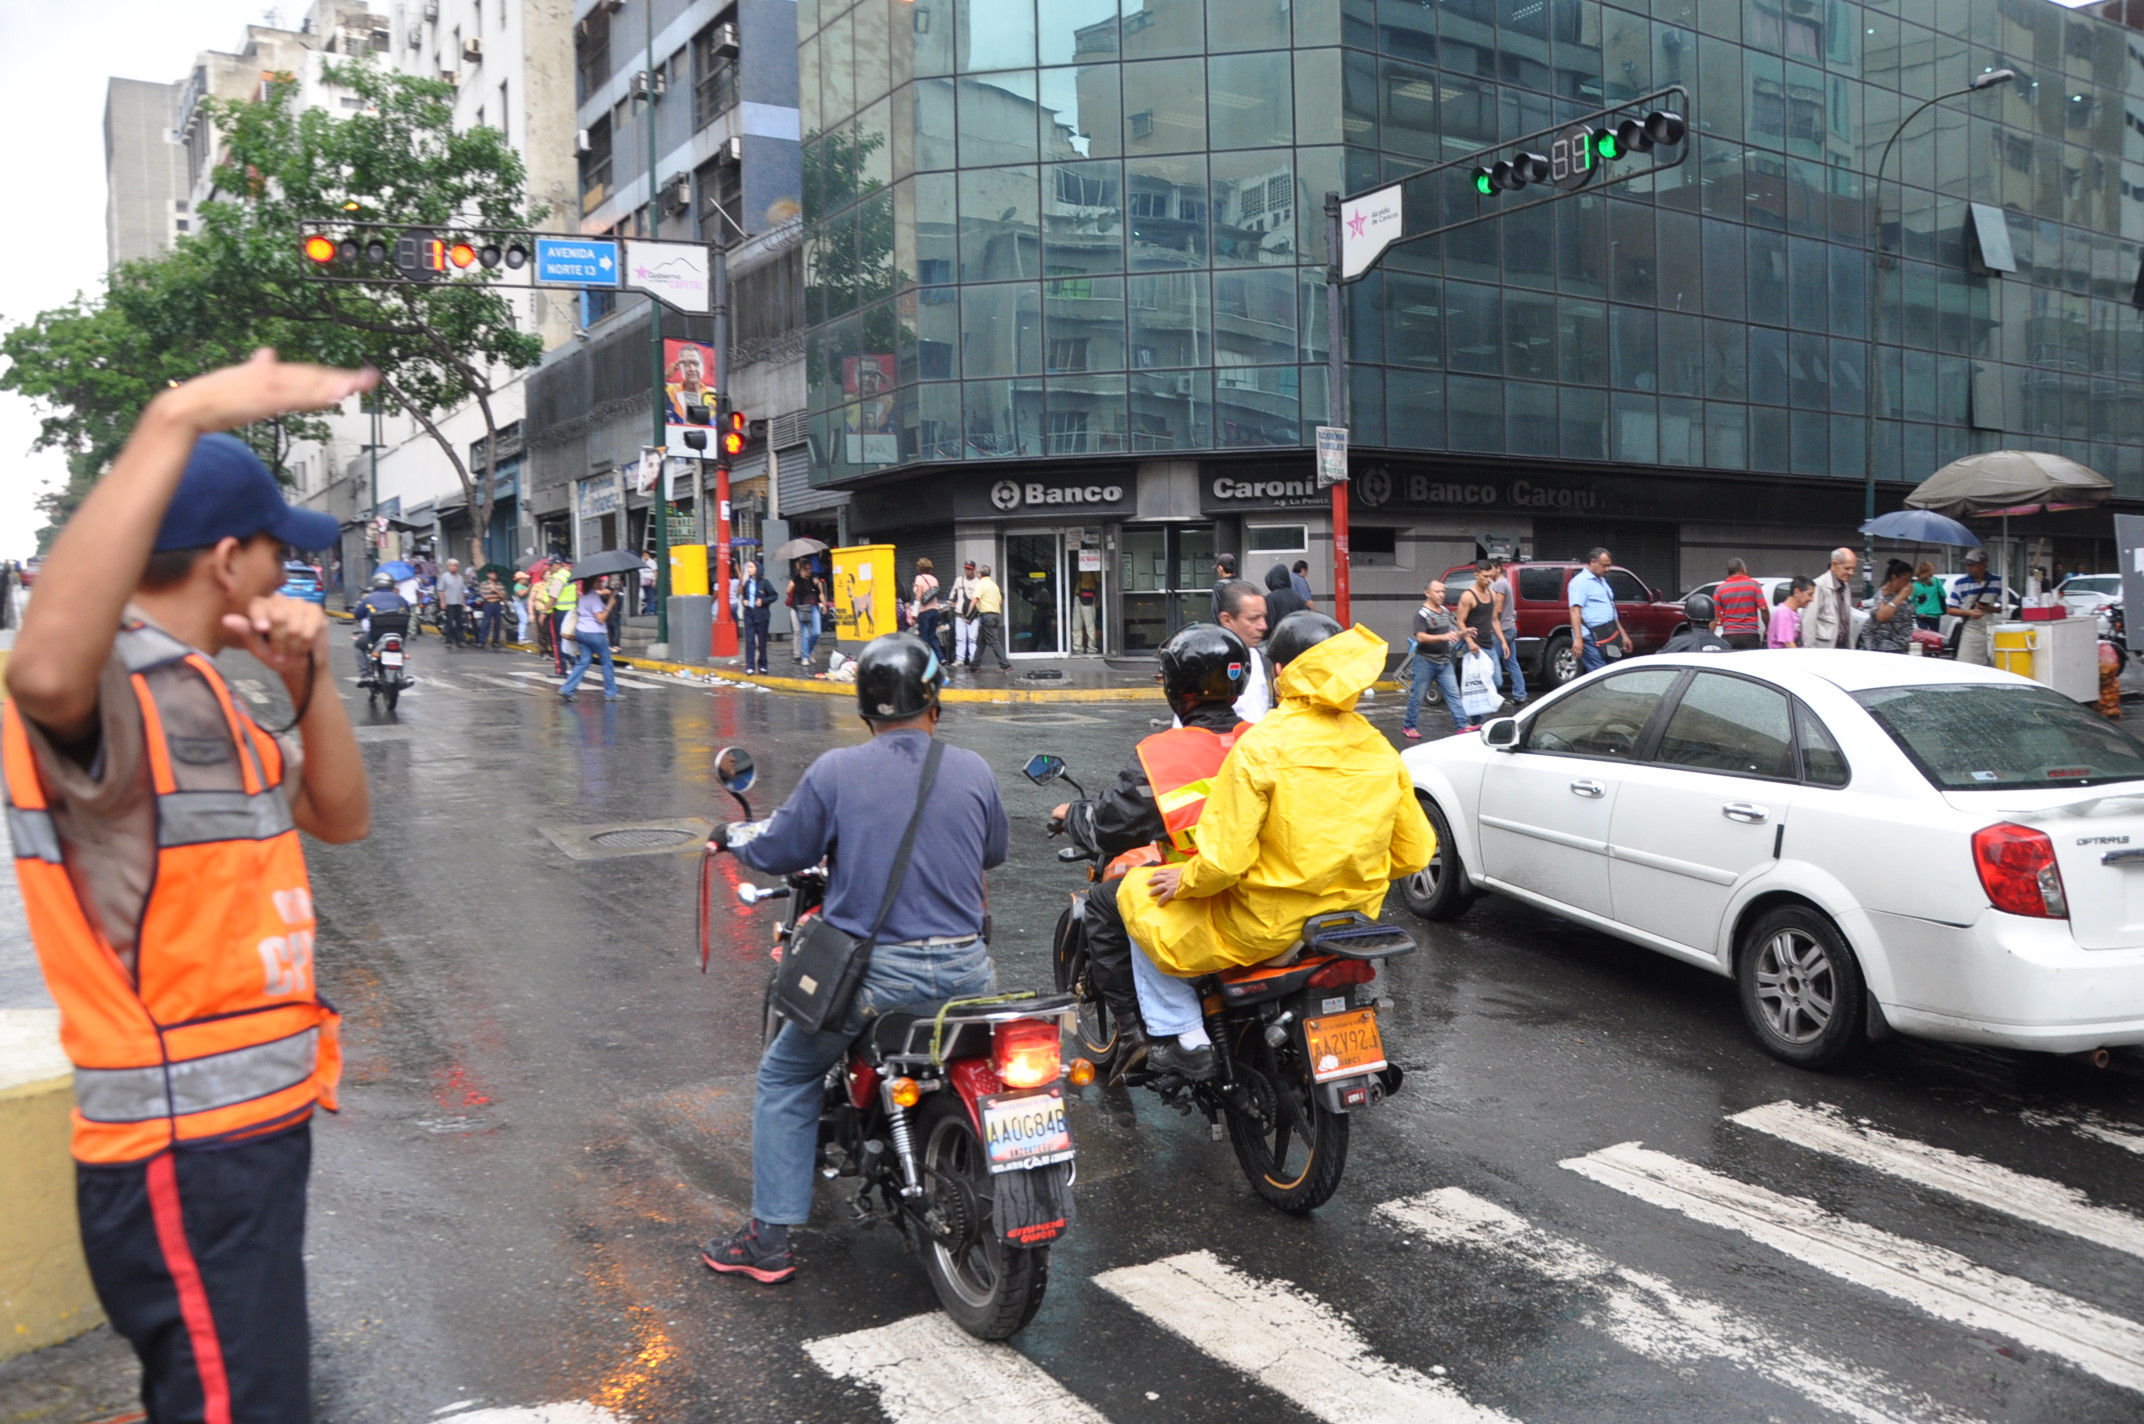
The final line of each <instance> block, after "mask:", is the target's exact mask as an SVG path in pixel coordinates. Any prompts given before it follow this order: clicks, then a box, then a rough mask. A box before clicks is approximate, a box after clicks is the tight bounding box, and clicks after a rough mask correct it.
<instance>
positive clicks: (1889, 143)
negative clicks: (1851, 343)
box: [1861, 69, 2017, 591]
mask: <svg viewBox="0 0 2144 1424" xmlns="http://www.w3.org/2000/svg"><path fill="white" fill-rule="evenodd" d="M2015 78H2017V71H2016V70H2014V69H1991V70H1989V71H1988V72H1987V73H1985V74H1983V75H1980V76H1979V77H1978V78H1976V79H1975V80H1973V82H1972V83H1970V84H1968V85H1966V86H1965V87H1964V88H1963V89H1953V90H1951V91H1950V92H1949V93H1948V94H1938V95H1936V96H1935V98H1933V99H1925V100H1923V101H1922V102H1921V103H1920V104H1919V105H1918V106H1917V107H1916V108H1915V109H1914V110H1913V112H1912V113H1910V114H1907V115H1906V116H1905V117H1904V118H1902V119H1900V120H1899V121H1898V127H1897V128H1895V129H1893V130H1891V137H1890V138H1888V139H1886V140H1885V141H1884V146H1883V156H1882V157H1881V158H1879V159H1877V160H1876V180H1875V181H1876V186H1875V190H1874V192H1873V193H1872V194H1871V202H1870V211H1871V217H1870V222H1871V224H1872V226H1871V230H1870V232H1869V262H1870V264H1871V265H1872V266H1873V267H1874V268H1875V273H1874V276H1873V278H1872V280H1871V282H1870V284H1869V339H1868V348H1869V356H1868V391H1869V399H1868V414H1867V417H1866V418H1865V419H1864V420H1863V422H1862V428H1863V430H1864V431H1865V433H1866V438H1865V440H1864V444H1863V450H1862V465H1861V476H1862V495H1861V519H1862V522H1863V523H1867V522H1868V521H1869V520H1871V519H1874V518H1875V517H1876V421H1877V417H1878V415H1879V413H1880V412H1881V411H1882V409H1883V366H1882V363H1881V362H1880V360H1879V359H1878V357H1877V353H1876V325H1877V314H1878V313H1879V312H1881V311H1882V310H1883V273H1884V265H1883V174H1884V169H1885V168H1886V167H1888V166H1889V165H1890V162H1891V149H1892V148H1893V147H1894V146H1895V145H1896V144H1897V143H1898V137H1899V135H1900V134H1902V133H1904V132H1905V131H1906V125H1908V124H1910V123H1912V122H1913V121H1914V120H1915V119H1917V118H1919V117H1920V116H1921V114H1922V113H1923V112H1924V111H1926V110H1928V109H1931V108H1934V107H1935V106H1936V105H1937V104H1940V103H1942V102H1943V101H1944V100H1946V99H1956V98H1960V97H1962V96H1963V95H1966V94H1977V93H1979V92H1980V91H1981V90H1983V89H1992V88H1993V87H1994V86H1996V85H1998V84H2007V83H2009V82H2010V81H2011V80H2013V79H2015ZM1899 342H1900V346H1899V349H1900V350H1901V351H1903V350H1904V349H1905V345H1904V343H1905V331H1904V327H1903V322H1902V323H1901V328H1900V331H1899ZM1899 449H1900V452H1901V456H1903V452H1904V449H1905V434H1904V429H1903V427H1901V429H1900V434H1899ZM1900 463H1901V464H1903V463H1904V461H1903V458H1902V459H1901V461H1900ZM1862 541H1863V542H1862V553H1861V574H1862V577H1863V578H1864V579H1865V580H1867V586H1868V588H1869V589H1870V590H1871V591H1873V590H1874V587H1875V580H1876V536H1875V535H1874V534H1864V535H1863V536H1862Z"/></svg>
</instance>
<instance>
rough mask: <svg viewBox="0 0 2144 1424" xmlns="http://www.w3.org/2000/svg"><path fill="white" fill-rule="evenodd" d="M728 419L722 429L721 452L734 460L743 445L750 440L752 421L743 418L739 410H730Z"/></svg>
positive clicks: (742, 451) (741, 452)
mask: <svg viewBox="0 0 2144 1424" xmlns="http://www.w3.org/2000/svg"><path fill="white" fill-rule="evenodd" d="M728 420H729V423H728V424H727V425H726V426H725V427H724V429H723V431H722V453H723V454H724V455H726V456H728V457H729V458H730V459H732V460H734V459H736V458H737V457H738V456H739V455H742V454H743V453H744V447H745V446H746V445H747V444H749V443H750V442H751V434H750V431H751V424H752V422H751V421H750V420H748V419H746V418H745V413H744V412H743V411H741V410H733V411H731V412H730V413H729V417H728Z"/></svg>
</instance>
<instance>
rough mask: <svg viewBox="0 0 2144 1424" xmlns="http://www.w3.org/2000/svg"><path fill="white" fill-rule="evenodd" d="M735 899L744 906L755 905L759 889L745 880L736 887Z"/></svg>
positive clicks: (757, 901)
mask: <svg viewBox="0 0 2144 1424" xmlns="http://www.w3.org/2000/svg"><path fill="white" fill-rule="evenodd" d="M737 898H738V900H739V901H741V902H742V903H744V904H747V905H756V904H758V903H759V887H758V886H757V885H754V884H753V883H752V882H751V881H749V880H747V881H745V882H744V883H743V884H741V885H739V886H738V887H737Z"/></svg>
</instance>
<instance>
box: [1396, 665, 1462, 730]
mask: <svg viewBox="0 0 2144 1424" xmlns="http://www.w3.org/2000/svg"><path fill="white" fill-rule="evenodd" d="M1431 679H1435V681H1436V684H1437V686H1438V687H1440V688H1442V689H1443V691H1444V710H1445V711H1447V712H1449V713H1451V714H1452V730H1453V731H1456V732H1463V731H1465V730H1466V729H1467V726H1468V722H1467V714H1466V713H1465V712H1463V711H1461V710H1460V707H1459V668H1458V666H1457V664H1455V663H1454V662H1453V661H1452V660H1451V659H1450V658H1446V659H1445V660H1444V661H1443V662H1441V663H1440V662H1436V661H1433V660H1432V659H1429V658H1425V657H1423V656H1422V655H1421V654H1420V653H1416V654H1414V686H1413V687H1412V688H1411V689H1409V691H1408V693H1407V720H1406V722H1404V723H1403V724H1402V725H1403V726H1408V727H1412V726H1414V725H1416V722H1415V719H1416V718H1417V717H1420V716H1421V715H1422V699H1423V698H1424V697H1425V696H1427V695H1428V693H1429V684H1430V681H1431Z"/></svg>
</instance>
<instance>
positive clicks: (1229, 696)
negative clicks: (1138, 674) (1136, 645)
mask: <svg viewBox="0 0 2144 1424" xmlns="http://www.w3.org/2000/svg"><path fill="white" fill-rule="evenodd" d="M1250 675H1251V650H1250V649H1249V648H1247V647H1245V646H1244V644H1243V640H1242V639H1241V638H1239V637H1237V636H1236V635H1235V634H1234V633H1231V632H1229V631H1228V630H1227V629H1226V628H1223V627H1221V626H1219V625H1218V624H1214V623H1193V624H1191V625H1189V626H1188V627H1185V628H1183V629H1180V630H1179V631H1178V632H1177V634H1176V636H1175V637H1173V638H1171V639H1169V641H1168V642H1166V643H1163V644H1162V645H1161V693H1162V696H1164V697H1166V698H1168V699H1169V710H1170V711H1171V712H1174V713H1175V714H1176V715H1177V717H1178V718H1180V719H1181V718H1188V717H1190V715H1191V714H1192V713H1193V712H1194V711H1196V710H1197V709H1198V708H1200V707H1203V706H1205V705H1206V704H1207V703H1209V702H1234V701H1235V700H1236V699H1237V698H1238V697H1241V696H1242V695H1243V685H1244V683H1245V682H1246V681H1248V680H1249V678H1250Z"/></svg>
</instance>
